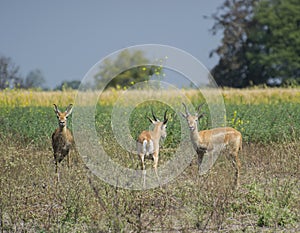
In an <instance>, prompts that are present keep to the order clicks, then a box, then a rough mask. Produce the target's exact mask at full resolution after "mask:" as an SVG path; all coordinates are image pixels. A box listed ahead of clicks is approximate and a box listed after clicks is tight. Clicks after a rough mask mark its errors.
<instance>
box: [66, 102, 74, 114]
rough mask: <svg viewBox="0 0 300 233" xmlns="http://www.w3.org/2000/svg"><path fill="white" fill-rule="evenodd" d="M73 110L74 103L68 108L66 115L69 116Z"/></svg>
mask: <svg viewBox="0 0 300 233" xmlns="http://www.w3.org/2000/svg"><path fill="white" fill-rule="evenodd" d="M72 110H73V104H70V105H69V106H68V107H67V109H66V117H68V116H69V115H70V114H71V113H72Z"/></svg>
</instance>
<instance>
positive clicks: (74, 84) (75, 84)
mask: <svg viewBox="0 0 300 233" xmlns="http://www.w3.org/2000/svg"><path fill="white" fill-rule="evenodd" d="M80 83H81V82H80V81H79V80H72V81H63V82H62V83H61V84H60V85H59V86H57V87H56V88H54V90H60V91H63V90H68V89H71V90H77V89H78V88H79V86H80Z"/></svg>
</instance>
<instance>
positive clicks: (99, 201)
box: [0, 141, 300, 232]
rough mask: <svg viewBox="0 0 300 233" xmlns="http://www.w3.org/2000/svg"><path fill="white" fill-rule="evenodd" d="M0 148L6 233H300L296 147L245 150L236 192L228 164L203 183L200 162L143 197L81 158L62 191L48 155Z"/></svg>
mask: <svg viewBox="0 0 300 233" xmlns="http://www.w3.org/2000/svg"><path fill="white" fill-rule="evenodd" d="M0 147H1V151H3V153H2V156H1V168H2V169H1V171H0V178H1V191H0V222H1V225H0V229H1V231H2V232H132V231H134V232H178V231H180V232H258V231H260V232H274V231H276V232H287V231H289V232H293V231H294V232H297V231H299V230H300V228H299V223H300V219H299V217H300V213H299V210H300V204H299V199H300V193H299V185H300V183H299V180H300V173H299V166H300V161H299V154H300V144H299V143H298V142H297V143H289V144H286V145H277V144H273V145H269V146H266V145H258V144H252V145H244V150H243V152H242V153H241V159H242V165H243V166H242V175H241V188H240V189H239V190H235V189H234V187H233V180H234V175H233V172H232V170H233V168H232V166H231V163H230V162H229V161H227V159H225V158H223V157H221V158H219V159H218V161H217V163H216V164H215V165H214V167H213V168H212V170H211V171H210V173H208V174H206V175H204V176H201V177H199V175H198V172H197V171H198V169H197V165H196V159H195V160H194V161H193V162H192V164H191V166H190V167H188V168H187V169H186V170H185V171H184V173H182V174H181V175H180V176H179V177H178V178H177V179H176V180H174V181H172V182H171V183H169V184H167V185H165V186H163V187H162V188H161V189H160V188H157V189H154V190H147V191H143V192H141V191H130V190H122V189H118V188H115V187H111V186H110V185H107V184H105V183H104V182H102V181H101V180H99V179H98V178H96V177H93V176H92V175H91V174H89V172H88V171H87V170H86V169H85V167H84V165H83V164H82V163H81V162H80V160H79V159H77V160H75V161H77V162H76V163H74V164H73V166H72V167H71V168H68V167H67V166H66V164H64V163H62V165H61V167H60V172H61V182H60V183H58V184H57V183H56V177H55V173H54V164H53V157H52V151H51V150H50V149H49V150H42V151H41V150H37V149H36V148H30V147H29V148H26V147H23V146H21V145H19V146H18V143H16V142H11V141H10V142H9V141H6V142H5V141H4V142H2V143H1V145H0ZM72 155H73V156H76V153H72ZM137 163H138V160H137Z"/></svg>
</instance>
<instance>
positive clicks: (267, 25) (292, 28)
mask: <svg viewBox="0 0 300 233" xmlns="http://www.w3.org/2000/svg"><path fill="white" fill-rule="evenodd" d="M219 10H220V11H219V12H218V13H216V14H214V15H213V19H214V20H215V24H214V26H213V28H212V32H213V34H216V33H217V32H219V31H220V30H222V31H223V39H222V44H221V45H220V46H219V47H218V48H217V49H215V50H213V51H212V52H211V56H212V55H213V54H217V55H218V56H219V57H220V59H219V62H218V64H217V65H216V66H215V67H214V68H213V69H212V75H213V76H214V78H215V80H216V82H217V83H218V84H219V85H221V86H232V87H245V86H248V85H252V84H254V85H258V84H267V83H268V82H269V81H270V80H272V79H273V80H274V79H277V80H281V81H285V80H288V79H290V78H292V79H293V80H298V79H297V78H298V77H299V75H300V56H299V55H300V5H299V4H298V1H297V0H260V1H259V0H235V1H231V0H226V1H225V3H224V4H223V5H222V7H220V8H219ZM220 12H221V13H220ZM291 83H294V82H291Z"/></svg>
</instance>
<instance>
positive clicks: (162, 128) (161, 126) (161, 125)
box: [147, 110, 168, 139]
mask: <svg viewBox="0 0 300 233" xmlns="http://www.w3.org/2000/svg"><path fill="white" fill-rule="evenodd" d="M151 112H152V117H153V119H151V118H150V117H147V118H148V119H149V121H150V122H151V123H152V124H153V125H154V131H157V132H159V134H160V137H162V138H163V139H164V138H166V137H167V130H166V128H167V122H168V118H167V110H166V111H165V114H164V120H163V121H162V122H161V121H160V120H159V119H157V117H156V116H155V115H154V113H153V110H151Z"/></svg>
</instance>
